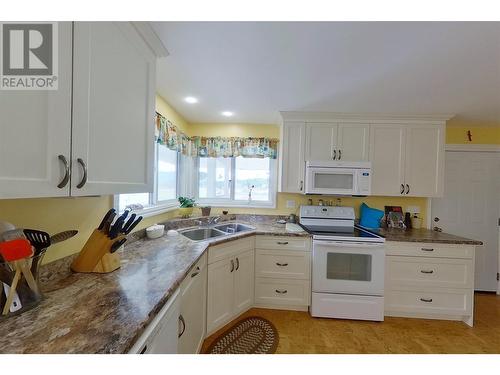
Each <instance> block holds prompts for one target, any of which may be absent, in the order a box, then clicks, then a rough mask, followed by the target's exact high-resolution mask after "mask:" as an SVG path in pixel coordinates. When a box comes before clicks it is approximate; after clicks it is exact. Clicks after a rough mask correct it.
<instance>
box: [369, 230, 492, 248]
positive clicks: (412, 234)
mask: <svg viewBox="0 0 500 375" xmlns="http://www.w3.org/2000/svg"><path fill="white" fill-rule="evenodd" d="M377 233H379V234H381V235H382V236H384V237H385V239H386V241H401V242H431V243H446V244H455V245H482V244H483V243H482V242H481V241H477V240H471V239H469V238H464V237H459V236H455V235H453V234H448V233H443V232H436V231H434V230H430V229H424V228H422V229H409V230H402V229H396V228H380V229H379V230H378V231H377Z"/></svg>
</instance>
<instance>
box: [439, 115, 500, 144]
mask: <svg viewBox="0 0 500 375" xmlns="http://www.w3.org/2000/svg"><path fill="white" fill-rule="evenodd" d="M468 130H470V132H471V134H472V142H470V141H469V139H468V137H467V131H468ZM446 143H461V144H468V143H469V144H497V145H498V144H500V122H499V123H481V122H479V123H477V122H462V121H456V120H452V121H449V122H448V124H447V126H446Z"/></svg>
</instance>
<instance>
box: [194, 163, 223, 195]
mask: <svg viewBox="0 0 500 375" xmlns="http://www.w3.org/2000/svg"><path fill="white" fill-rule="evenodd" d="M199 162H200V163H199V169H198V181H199V185H198V197H199V198H230V197H231V158H200V159H199Z"/></svg>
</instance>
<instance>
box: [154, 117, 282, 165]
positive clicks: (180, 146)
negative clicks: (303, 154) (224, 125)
mask: <svg viewBox="0 0 500 375" xmlns="http://www.w3.org/2000/svg"><path fill="white" fill-rule="evenodd" d="M155 135H156V141H157V142H158V143H159V144H162V145H165V146H167V147H168V148H169V149H171V150H175V151H179V152H180V153H182V154H184V155H189V156H199V157H225V158H226V157H236V156H243V157H246V158H265V157H269V158H271V159H276V157H277V155H278V142H279V141H278V139H275V138H253V137H198V136H194V137H188V136H187V135H186V134H184V133H183V132H181V131H180V130H179V128H177V127H176V126H175V125H173V124H172V123H171V122H170V121H168V120H167V119H166V118H165V117H164V116H162V115H161V114H159V113H157V114H156V134H155Z"/></svg>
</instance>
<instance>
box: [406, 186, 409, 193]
mask: <svg viewBox="0 0 500 375" xmlns="http://www.w3.org/2000/svg"><path fill="white" fill-rule="evenodd" d="M409 193H410V185H408V184H406V194H409Z"/></svg>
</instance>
